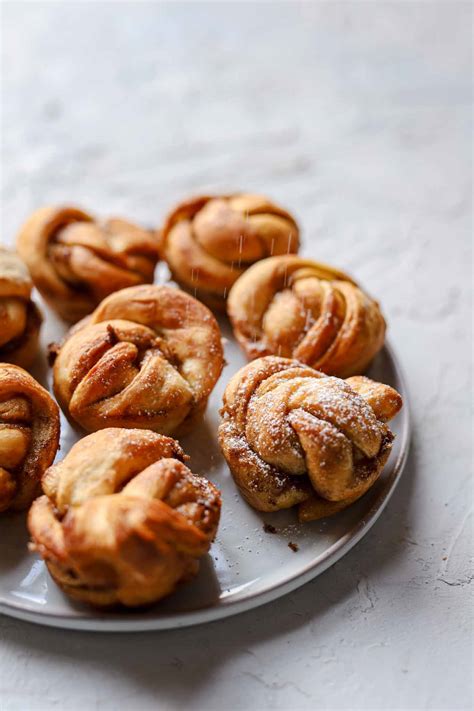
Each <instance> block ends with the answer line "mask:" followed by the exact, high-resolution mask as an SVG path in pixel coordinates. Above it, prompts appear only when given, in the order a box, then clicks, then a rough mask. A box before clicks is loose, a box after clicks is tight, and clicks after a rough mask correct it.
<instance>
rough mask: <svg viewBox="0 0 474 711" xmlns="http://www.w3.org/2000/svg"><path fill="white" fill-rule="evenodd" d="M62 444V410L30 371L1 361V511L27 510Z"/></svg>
mask: <svg viewBox="0 0 474 711" xmlns="http://www.w3.org/2000/svg"><path fill="white" fill-rule="evenodd" d="M58 445H59V410H58V406H57V405H56V403H55V402H54V401H53V399H52V397H51V396H50V394H49V393H48V392H47V391H46V390H45V389H44V388H42V387H41V385H40V384H39V383H37V382H36V380H34V379H33V378H32V377H31V375H29V374H28V373H27V372H25V371H24V370H22V369H21V368H18V367H17V366H14V365H7V364H6V363H0V511H6V510H7V509H12V510H20V509H24V508H26V507H27V506H29V504H30V503H31V501H32V500H33V499H34V497H35V496H36V495H37V494H38V492H39V489H40V480H41V476H42V474H43V472H44V471H45V470H46V469H47V467H49V466H50V464H51V463H52V462H53V459H54V457H55V454H56V451H57V449H58Z"/></svg>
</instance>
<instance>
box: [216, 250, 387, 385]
mask: <svg viewBox="0 0 474 711" xmlns="http://www.w3.org/2000/svg"><path fill="white" fill-rule="evenodd" d="M227 309H228V314H229V318H230V320H231V322H232V326H233V329H234V334H235V337H236V338H237V340H238V341H239V343H240V344H241V346H242V347H243V349H244V351H245V352H246V354H247V356H248V357H249V358H250V359H253V358H259V357H262V356H265V355H278V356H282V357H287V358H290V357H291V358H296V359H297V360H299V361H301V362H302V363H306V364H308V365H310V366H311V367H313V368H315V369H317V370H321V371H323V372H325V373H328V374H330V375H337V376H339V377H347V376H349V375H353V374H356V373H360V372H363V371H364V370H365V369H366V368H367V366H368V365H369V363H370V361H371V360H372V359H373V357H374V356H375V355H376V353H377V352H378V351H379V350H380V348H381V347H382V346H383V343H384V337H385V321H384V318H383V316H382V314H381V312H380V308H379V306H378V304H377V302H375V301H374V300H373V299H371V298H370V297H369V296H367V294H365V293H364V292H363V291H362V290H361V289H359V287H358V286H357V285H356V284H355V282H353V281H352V279H351V278H350V277H349V276H347V275H346V274H344V273H343V272H340V271H337V270H336V269H333V268H332V267H328V266H326V265H323V264H319V263H317V262H312V261H310V260H307V259H301V258H300V257H298V256H294V255H287V256H282V257H272V258H270V259H266V260H264V261H262V262H259V263H258V264H255V265H254V266H253V267H251V268H250V269H248V270H247V272H246V273H245V274H243V275H242V276H241V277H240V278H239V279H238V281H237V282H236V283H235V285H234V286H233V287H232V290H231V292H230V294H229V299H228V304H227Z"/></svg>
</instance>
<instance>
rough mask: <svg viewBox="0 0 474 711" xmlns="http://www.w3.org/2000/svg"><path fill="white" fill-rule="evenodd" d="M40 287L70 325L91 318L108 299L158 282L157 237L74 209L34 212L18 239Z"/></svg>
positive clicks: (21, 251)
mask: <svg viewBox="0 0 474 711" xmlns="http://www.w3.org/2000/svg"><path fill="white" fill-rule="evenodd" d="M17 246H18V251H19V253H20V254H21V255H22V257H23V259H24V260H25V262H26V264H27V265H28V267H29V269H30V272H31V275H32V278H33V281H34V283H35V286H36V287H37V288H38V289H39V291H40V292H41V294H42V295H43V297H44V298H45V299H46V301H47V302H48V303H49V305H50V306H51V308H52V309H54V310H55V311H57V312H58V313H59V315H60V316H61V317H62V318H63V319H65V320H66V321H70V322H75V321H77V320H79V319H80V318H82V317H84V316H86V315H87V314H89V313H90V312H91V311H92V310H93V309H94V308H95V306H97V304H98V303H99V302H100V301H101V300H102V299H103V298H105V297H106V296H108V295H109V294H111V293H113V292H114V291H118V290H119V289H124V288H126V287H129V286H135V285H136V284H142V283H146V282H152V281H153V273H154V269H155V265H156V262H157V260H158V247H157V241H156V238H155V237H154V236H153V235H152V234H151V233H150V232H148V231H146V230H144V229H141V228H140V227H137V226H136V225H133V224H132V223H130V222H127V221H125V220H122V219H117V218H111V219H109V220H106V221H104V222H98V221H96V220H94V218H93V217H92V216H91V215H89V214H88V213H87V212H83V211H82V210H79V209H77V208H74V207H62V208H56V207H44V208H41V209H40V210H37V211H36V212H34V213H33V214H32V215H31V217H30V218H29V219H28V221H27V222H26V224H25V225H24V226H23V227H22V229H21V231H20V233H19V235H18V238H17Z"/></svg>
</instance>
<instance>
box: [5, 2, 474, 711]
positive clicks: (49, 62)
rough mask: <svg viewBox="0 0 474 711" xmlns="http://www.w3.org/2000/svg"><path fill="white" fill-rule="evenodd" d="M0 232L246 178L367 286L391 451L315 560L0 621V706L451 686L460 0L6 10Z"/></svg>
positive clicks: (464, 438)
mask: <svg viewBox="0 0 474 711" xmlns="http://www.w3.org/2000/svg"><path fill="white" fill-rule="evenodd" d="M1 28H2V33H1V36H2V53H3V63H2V72H1V77H2V93H1V99H2V132H1V133H2V154H1V162H2V200H1V208H2V209H1V232H0V234H1V237H0V239H1V241H2V242H5V243H9V242H10V241H11V240H12V239H13V236H14V234H15V231H16V230H17V229H18V227H19V226H20V224H21V222H22V221H23V220H24V218H25V217H26V216H27V215H28V213H29V212H30V211H31V210H32V209H34V208H36V207H38V206H39V205H41V204H43V203H54V202H69V201H71V200H73V201H74V202H76V203H78V204H80V205H83V206H84V207H85V208H86V209H90V210H91V211H94V212H97V213H102V214H108V213H114V212H116V213H119V214H123V215H129V216H130V217H134V218H136V219H139V220H142V221H143V222H144V223H146V224H156V223H158V222H159V221H160V220H161V218H162V217H163V215H164V213H165V212H166V210H167V209H168V208H169V207H170V206H171V205H172V204H173V203H174V202H175V201H176V200H178V199H180V198H181V197H182V196H183V195H186V194H187V193H192V192H197V191H201V190H203V191H206V190H217V191H226V190H229V189H247V190H256V191H261V192H266V193H268V194H269V195H270V196H272V197H274V198H275V199H276V200H279V201H281V202H282V203H283V204H284V205H286V206H288V207H289V208H290V209H293V210H294V211H295V213H296V215H297V216H298V217H299V219H300V222H301V224H302V226H303V229H304V253H305V254H307V255H311V256H314V257H318V258H320V259H321V260H322V261H328V262H333V263H335V264H337V265H338V266H340V267H342V268H345V269H348V270H350V271H351V272H353V273H354V274H355V275H356V276H357V277H358V279H360V281H361V282H362V283H363V284H365V285H366V287H367V288H368V289H369V291H371V292H372V293H374V294H375V295H377V296H378V297H379V298H380V299H381V300H382V302H383V306H384V310H385V312H386V314H387V316H388V319H389V323H390V336H391V339H392V341H393V342H394V343H395V345H396V347H397V349H398V352H399V354H400V356H401V358H402V362H403V365H404V367H405V370H406V373H407V376H408V381H409V386H410V390H411V398H412V410H413V412H412V414H413V418H414V433H413V440H412V449H411V455H410V461H409V465H408V467H407V469H406V471H405V474H404V476H403V479H402V482H401V484H400V486H399V488H398V490H397V492H396V494H395V496H394V497H393V499H392V501H391V503H390V505H389V507H388V509H387V511H386V512H385V514H384V515H383V516H382V517H381V518H380V519H379V521H378V523H377V524H376V525H375V527H374V528H373V529H372V531H371V532H370V533H369V534H368V535H367V537H366V538H365V539H364V540H363V541H362V542H361V543H360V544H359V545H358V546H357V547H356V549H354V550H353V551H352V552H351V553H350V554H348V555H347V556H346V557H345V558H344V559H343V560H341V561H340V562H339V563H338V564H336V565H335V566H334V567H333V568H332V569H330V570H328V571H327V572H326V573H325V574H323V575H322V576H321V577H320V578H318V579H316V580H315V581H313V582H312V583H310V584H308V585H306V586H305V587H304V588H302V589H300V590H298V591H297V592H295V593H293V594H291V595H288V596H287V597H285V598H283V599H281V600H279V601H277V602H275V603H273V604H270V605H267V606H265V607H263V608H260V609H257V610H255V611H253V612H249V613H247V614H244V615H241V616H239V617H236V618H231V619H228V620H225V621H222V622H218V623H214V624H210V625H207V626H201V627H197V628H190V629H187V630H182V631H172V632H165V633H150V634H141V635H138V636H133V635H129V636H126V635H118V636H112V635H108V636H107V635H102V634H100V635H98V634H97V635H93V634H85V633H72V632H69V633H67V632H62V631H59V630H52V629H46V628H41V627H36V626H33V625H28V624H25V623H20V622H18V621H15V620H13V619H8V618H5V617H4V618H0V698H1V700H0V708H1V709H2V711H14V710H15V711H24V710H30V709H31V710H33V711H36V710H37V709H38V710H43V709H56V708H58V709H65V710H67V711H69V710H74V711H75V710H76V709H77V710H79V709H80V710H81V711H83V710H85V711H88V710H89V709H104V710H108V709H110V710H112V709H113V710H114V711H115V710H117V709H118V710H119V711H122V710H128V709H130V710H133V711H135V710H137V711H142V710H143V711H147V710H148V709H173V710H174V709H186V710H188V709H190V710H191V709H196V710H201V709H206V710H216V711H217V710H221V709H224V710H225V709H251V710H253V709H255V710H257V709H289V710H290V709H291V710H297V709H468V708H470V706H471V704H472V666H471V665H472V647H471V638H472V590H473V589H474V585H472V584H471V585H470V583H472V580H473V569H472V559H471V560H470V559H469V553H470V550H471V549H472V517H471V515H472V501H473V489H472V448H471V428H470V416H471V413H470V403H471V379H470V368H471V359H472V332H471V308H470V307H471V297H472V272H471V245H472V195H471V191H472V133H471V131H472V126H471V120H472V113H471V105H472V104H471V102H472V85H471V81H472V5H471V4H470V3H461V2H434V1H433V2H390V3H385V2H327V3H317V2H306V3H301V4H300V3H298V2H292V3H271V4H270V3H261V4H256V3H238V4H228V3H209V4H207V3H189V4H184V3H171V4H165V3H148V2H141V3H135V4H134V3H125V2H124V3H122V2H120V3H119V2H117V3H112V2H108V3H102V2H83V3H75V2H67V3H66V2H35V3H31V4H29V3H24V2H16V3H13V2H4V3H3V4H2V21H1Z"/></svg>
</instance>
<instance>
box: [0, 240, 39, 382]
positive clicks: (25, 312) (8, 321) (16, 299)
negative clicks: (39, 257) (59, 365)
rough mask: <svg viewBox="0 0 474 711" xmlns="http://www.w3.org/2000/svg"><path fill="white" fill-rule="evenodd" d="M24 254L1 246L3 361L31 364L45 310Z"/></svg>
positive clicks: (0, 358) (0, 345)
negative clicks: (33, 292)
mask: <svg viewBox="0 0 474 711" xmlns="http://www.w3.org/2000/svg"><path fill="white" fill-rule="evenodd" d="M32 288H33V283H32V281H31V278H30V275H29V273H28V270H27V268H26V266H25V265H24V264H23V262H22V261H21V259H20V257H19V256H18V255H17V254H15V253H14V252H10V251H8V250H6V249H3V248H1V247H0V361H3V362H6V363H13V364H14V365H19V366H21V367H22V368H28V367H29V366H30V365H31V364H32V362H33V361H34V359H35V357H36V353H37V351H38V338H39V332H40V327H41V322H42V320H43V319H42V317H41V312H40V311H39V309H38V307H37V306H36V304H35V303H34V302H33V301H32V300H31V290H32Z"/></svg>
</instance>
